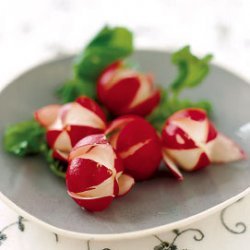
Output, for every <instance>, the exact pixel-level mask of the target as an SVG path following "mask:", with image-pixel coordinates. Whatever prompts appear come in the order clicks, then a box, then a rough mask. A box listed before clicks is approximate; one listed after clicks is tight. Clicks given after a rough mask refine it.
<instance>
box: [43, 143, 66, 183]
mask: <svg viewBox="0 0 250 250" xmlns="http://www.w3.org/2000/svg"><path fill="white" fill-rule="evenodd" d="M41 153H42V155H43V156H44V158H45V160H46V162H47V163H48V164H49V168H50V170H51V171H52V173H54V174H55V175H57V176H59V177H62V178H65V176H66V170H67V164H66V163H63V162H60V161H58V160H56V159H55V158H53V156H52V154H53V151H52V150H51V149H50V148H48V146H47V145H45V146H44V147H43V149H42V151H41Z"/></svg>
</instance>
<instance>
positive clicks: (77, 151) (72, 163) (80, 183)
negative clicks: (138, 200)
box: [66, 134, 134, 212]
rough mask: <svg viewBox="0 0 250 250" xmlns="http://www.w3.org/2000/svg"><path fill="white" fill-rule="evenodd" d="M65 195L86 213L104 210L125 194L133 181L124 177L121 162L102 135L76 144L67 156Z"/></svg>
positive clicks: (93, 136)
mask: <svg viewBox="0 0 250 250" xmlns="http://www.w3.org/2000/svg"><path fill="white" fill-rule="evenodd" d="M66 185H67V189H68V194H69V195H70V196H71V198H72V199H73V200H74V201H75V202H76V203H77V204H78V205H79V206H81V207H82V208H85V209H87V210H89V211H93V212H94V211H102V210H104V209H106V208H107V207H108V206H109V205H110V204H111V202H112V201H113V199H114V198H115V197H117V196H122V195H125V194H126V193H128V192H129V191H130V190H131V188H132V187H133V185H134V179H133V178H132V177H130V176H129V175H125V174H124V175H123V165H122V161H121V160H120V159H119V157H117V155H116V153H115V151H114V150H113V148H112V147H111V145H110V144H109V143H108V141H107V139H106V137H105V135H104V134H98V135H90V136H87V137H85V138H83V139H82V140H81V141H79V142H78V143H77V144H76V145H75V147H74V148H73V149H72V151H71V152H70V154H69V165H68V169H67V173H66Z"/></svg>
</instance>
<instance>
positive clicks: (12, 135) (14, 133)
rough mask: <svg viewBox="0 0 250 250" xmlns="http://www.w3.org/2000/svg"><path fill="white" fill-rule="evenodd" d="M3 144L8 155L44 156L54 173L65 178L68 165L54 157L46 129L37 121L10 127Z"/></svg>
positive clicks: (6, 131)
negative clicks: (47, 140) (46, 137)
mask: <svg viewBox="0 0 250 250" xmlns="http://www.w3.org/2000/svg"><path fill="white" fill-rule="evenodd" d="M3 144H4V149H5V150H6V151H7V152H8V153H11V154H14V155H16V156H19V157H24V156H29V155H36V154H37V155H38V154H41V155H43V156H44V158H45V160H46V161H47V162H48V164H49V167H50V169H51V170H52V172H53V173H55V174H56V175H58V176H60V177H65V172H66V169H67V165H65V164H63V163H61V162H60V161H58V160H56V159H54V158H53V157H52V150H50V149H49V148H48V145H47V143H46V140H45V129H44V128H43V127H42V126H40V124H39V123H37V122H36V121H35V120H30V121H25V122H20V123H16V124H14V125H11V126H9V127H8V128H7V129H6V130H5V133H4V138H3Z"/></svg>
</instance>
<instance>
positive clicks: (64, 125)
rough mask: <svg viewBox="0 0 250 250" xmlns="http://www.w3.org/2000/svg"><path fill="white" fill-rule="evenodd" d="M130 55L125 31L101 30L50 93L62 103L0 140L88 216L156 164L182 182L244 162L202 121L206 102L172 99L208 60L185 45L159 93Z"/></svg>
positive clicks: (202, 72) (195, 80) (202, 73)
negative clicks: (40, 160)
mask: <svg viewBox="0 0 250 250" xmlns="http://www.w3.org/2000/svg"><path fill="white" fill-rule="evenodd" d="M132 52H133V37H132V33H131V32H130V31H129V30H127V29H126V28H123V27H115V28H110V27H104V28H103V29H102V30H101V31H100V32H99V33H98V34H97V35H96V36H95V37H94V38H93V39H92V40H91V42H90V43H89V44H88V45H87V46H85V49H84V50H83V52H81V53H80V54H79V55H78V57H77V58H76V60H75V62H74V71H73V78H72V79H71V80H70V81H68V82H66V83H65V84H64V85H63V86H61V87H60V89H59V90H58V91H57V95H58V97H59V98H60V100H61V101H62V102H63V103H64V104H60V105H59V104H51V105H47V106H45V107H42V108H40V109H39V110H37V111H36V112H35V114H34V118H35V119H33V120H30V121H25V122H21V123H17V124H14V125H12V126H9V127H8V128H6V131H5V134H4V141H3V143H4V148H5V150H6V152H8V153H12V154H14V155H16V156H19V157H24V156H26V155H35V154H41V155H43V156H44V158H45V160H46V161H47V162H48V165H49V166H50V169H51V170H52V171H53V173H55V174H56V175H58V176H61V177H65V176H66V187H67V191H68V194H69V196H70V197H71V198H72V199H73V200H74V201H75V202H76V203H77V204H78V205H79V206H80V207H82V208H84V209H86V210H88V211H93V212H95V211H102V210H104V209H106V208H107V207H108V206H109V205H110V204H111V203H112V202H113V201H114V200H115V198H117V197H121V196H124V195H125V194H127V193H128V192H129V191H130V190H131V189H132V187H133V186H134V184H135V181H146V180H148V179H150V178H153V177H154V174H155V173H156V172H157V170H158V168H159V166H160V164H161V162H164V163H165V165H166V166H167V168H168V170H169V172H170V173H171V174H172V175H174V176H175V177H176V178H177V179H178V180H183V175H182V172H181V170H184V171H189V172H191V171H197V170H201V169H203V168H205V167H207V166H209V165H210V163H227V162H231V161H236V160H241V159H244V158H245V157H246V156H245V154H244V152H243V150H242V149H241V148H240V147H239V146H238V145H236V144H235V143H234V142H233V141H232V140H230V139H229V138H228V137H227V136H225V135H223V134H222V133H221V132H219V131H217V129H216V128H215V125H214V124H213V123H212V122H211V121H210V120H209V114H210V112H211V104H210V103H209V102H208V101H198V102H193V101H192V100H189V99H182V98H181V96H180V93H181V92H182V91H184V90H185V89H188V88H194V87H196V86H198V85H199V84H200V83H201V82H202V80H203V79H204V78H205V77H206V76H207V74H208V72H209V62H210V60H211V59H212V56H211V55H209V54H208V55H206V56H204V57H203V58H198V57H197V56H195V55H193V54H192V53H191V51H190V47H189V46H186V47H184V48H182V49H180V50H179V51H177V52H175V53H173V54H172V56H171V60H172V63H173V64H174V65H175V66H177V69H178V71H177V76H176V78H175V80H174V81H173V82H172V83H170V84H168V85H167V87H164V88H163V87H162V88H161V89H159V87H157V86H156V85H155V84H154V80H153V76H152V75H149V74H147V73H144V72H141V71H138V70H136V69H135V68H133V67H129V66H128V65H129V64H127V63H125V60H126V59H127V57H128V56H129V55H130V54H131V53H132ZM167 81H168V79H166V82H167ZM180 169H181V170H180ZM166 181H168V180H167V178H166Z"/></svg>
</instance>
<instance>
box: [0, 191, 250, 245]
mask: <svg viewBox="0 0 250 250" xmlns="http://www.w3.org/2000/svg"><path fill="white" fill-rule="evenodd" d="M248 194H250V187H248V188H246V189H245V190H244V191H242V192H241V193H239V194H237V195H235V196H233V197H232V198H229V199H227V200H225V201H224V202H221V203H219V204H217V205H215V206H213V207H211V208H208V209H206V210H204V211H202V212H200V213H197V214H195V215H192V216H189V217H187V218H185V219H182V220H178V221H175V222H171V223H168V224H165V225H161V226H156V227H152V228H148V229H142V230H137V231H132V232H126V233H116V234H91V233H79V232H74V231H70V230H66V229H62V228H59V227H56V226H53V225H51V224H49V223H47V222H44V221H42V220H41V219H38V218H37V217H35V216H33V215H31V214H30V213H28V212H26V211H25V210H23V209H22V208H20V207H19V206H17V205H16V204H15V203H14V202H12V201H11V200H10V199H9V198H7V197H6V196H5V195H4V194H3V193H2V192H0V200H1V201H3V202H4V203H5V204H6V205H7V206H8V207H9V208H11V209H13V210H14V211H16V212H17V213H19V214H20V215H22V216H24V218H25V219H28V220H30V221H32V222H34V223H36V224H38V225H40V226H42V227H43V228H45V229H47V230H49V231H51V232H53V233H57V234H58V235H62V236H65V237H69V238H74V239H84V240H87V241H88V240H95V241H116V240H126V239H130V240H131V239H139V238H143V237H147V236H153V235H156V234H162V233H166V232H169V231H170V230H173V229H176V228H181V227H185V226H188V225H189V224H191V223H194V222H197V221H199V220H201V219H203V218H206V217H208V216H209V215H213V214H214V213H216V212H218V211H221V210H222V209H224V208H226V207H227V206H229V205H231V204H233V203H234V202H236V201H238V200H240V199H241V198H243V197H245V196H246V195H248Z"/></svg>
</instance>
